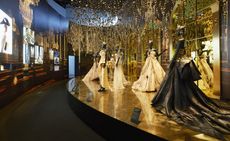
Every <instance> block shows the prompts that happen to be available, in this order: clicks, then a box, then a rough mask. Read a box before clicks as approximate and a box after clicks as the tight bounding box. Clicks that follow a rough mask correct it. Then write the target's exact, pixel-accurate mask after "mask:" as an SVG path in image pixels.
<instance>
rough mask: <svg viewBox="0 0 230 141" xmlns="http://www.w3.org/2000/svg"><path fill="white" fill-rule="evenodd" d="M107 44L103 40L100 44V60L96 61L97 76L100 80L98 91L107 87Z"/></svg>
mask: <svg viewBox="0 0 230 141" xmlns="http://www.w3.org/2000/svg"><path fill="white" fill-rule="evenodd" d="M106 48H107V45H106V43H105V42H103V44H102V48H101V50H100V52H99V55H100V61H99V63H98V76H99V80H100V89H99V90H98V92H104V91H105V89H107V88H109V80H108V72H107V66H106V62H107V56H106Z"/></svg>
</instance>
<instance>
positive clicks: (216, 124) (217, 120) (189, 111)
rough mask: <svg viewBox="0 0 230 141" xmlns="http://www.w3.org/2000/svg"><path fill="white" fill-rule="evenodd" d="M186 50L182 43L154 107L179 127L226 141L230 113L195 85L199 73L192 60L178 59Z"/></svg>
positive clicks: (229, 132) (229, 128) (182, 42)
mask: <svg viewBox="0 0 230 141" xmlns="http://www.w3.org/2000/svg"><path fill="white" fill-rule="evenodd" d="M183 48H184V40H181V41H179V42H178V44H177V50H176V53H175V55H174V57H173V59H172V62H171V64H170V66H169V70H168V72H167V74H166V77H165V79H164V81H163V82H162V84H161V87H160V90H159V91H158V93H157V95H156V96H155V97H154V98H153V100H152V106H153V107H154V108H155V109H156V110H157V111H160V112H162V113H163V114H165V115H167V116H168V117H169V118H171V119H172V120H175V121H176V122H178V123H180V124H184V125H185V126H188V127H189V128H192V129H194V130H197V131H200V132H203V133H205V134H208V135H210V136H214V137H216V138H219V139H222V140H224V137H223V134H230V110H229V109H228V107H226V106H223V103H220V102H218V103H217V102H214V101H212V100H211V99H209V98H208V97H207V96H206V95H205V94H204V93H203V92H202V91H201V90H200V89H199V87H198V86H197V85H196V84H195V83H194V81H197V80H199V79H200V72H199V71H198V69H197V67H196V65H195V64H194V62H193V61H192V60H189V59H182V58H181V59H180V58H179V56H180V55H181V50H182V51H183ZM220 105H222V106H220Z"/></svg>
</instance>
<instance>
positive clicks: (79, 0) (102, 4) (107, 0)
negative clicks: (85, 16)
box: [55, 0, 141, 13]
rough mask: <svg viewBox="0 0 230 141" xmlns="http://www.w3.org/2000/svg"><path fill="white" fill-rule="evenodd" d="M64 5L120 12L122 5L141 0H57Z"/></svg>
mask: <svg viewBox="0 0 230 141" xmlns="http://www.w3.org/2000/svg"><path fill="white" fill-rule="evenodd" d="M55 1H56V2H57V3H58V4H60V5H61V6H63V7H66V6H67V5H71V6H73V7H80V8H91V9H95V10H100V11H106V12H112V13H118V12H119V11H120V10H121V9H122V7H123V8H128V7H129V6H132V7H133V6H135V5H136V4H137V3H138V2H140V1H141V0H72V1H71V0H55Z"/></svg>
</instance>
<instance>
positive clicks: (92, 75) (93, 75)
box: [82, 61, 99, 81]
mask: <svg viewBox="0 0 230 141" xmlns="http://www.w3.org/2000/svg"><path fill="white" fill-rule="evenodd" d="M98 78H99V76H98V68H97V62H96V61H94V63H93V66H92V67H91V69H90V70H89V72H88V73H87V74H86V75H85V77H84V78H83V79H82V81H93V80H96V79H98Z"/></svg>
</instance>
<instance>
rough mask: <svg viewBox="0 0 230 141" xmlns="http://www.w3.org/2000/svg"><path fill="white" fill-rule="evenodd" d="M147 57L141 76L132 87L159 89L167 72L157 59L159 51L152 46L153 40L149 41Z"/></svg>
mask: <svg viewBox="0 0 230 141" xmlns="http://www.w3.org/2000/svg"><path fill="white" fill-rule="evenodd" d="M148 46H149V48H148V51H147V58H146V61H145V64H144V66H143V68H142V70H141V74H140V77H139V79H138V80H137V81H135V82H134V83H133V86H132V88H133V89H135V90H139V91H143V92H152V91H157V90H158V89H159V87H160V84H161V82H162V80H163V78H164V76H165V72H164V70H163V68H162V67H161V65H160V64H159V62H158V61H157V58H156V57H157V52H156V50H155V49H153V48H152V46H153V42H152V41H149V44H148Z"/></svg>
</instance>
